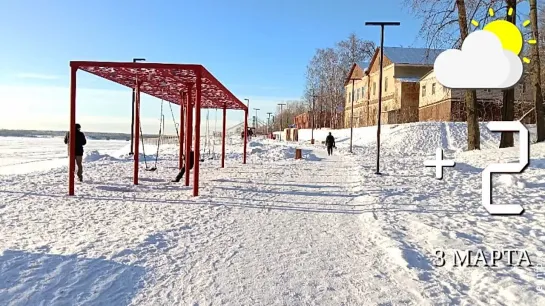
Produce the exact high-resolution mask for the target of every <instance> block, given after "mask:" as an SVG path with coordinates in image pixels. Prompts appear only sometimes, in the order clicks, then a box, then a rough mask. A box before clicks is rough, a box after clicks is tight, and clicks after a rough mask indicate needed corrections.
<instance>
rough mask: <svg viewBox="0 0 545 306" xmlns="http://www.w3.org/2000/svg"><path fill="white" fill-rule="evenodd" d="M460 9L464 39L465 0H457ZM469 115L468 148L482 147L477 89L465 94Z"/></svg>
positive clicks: (466, 32)
mask: <svg viewBox="0 0 545 306" xmlns="http://www.w3.org/2000/svg"><path fill="white" fill-rule="evenodd" d="M456 8H457V9H458V23H459V25H460V38H461V40H462V41H463V40H464V39H466V37H467V36H468V35H469V30H468V28H467V13H466V5H465V1H464V0H456ZM464 102H465V105H466V115H467V149H468V150H480V149H481V132H480V130H479V117H478V114H477V91H475V90H467V91H466V92H465V95H464Z"/></svg>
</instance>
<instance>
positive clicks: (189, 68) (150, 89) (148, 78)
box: [68, 61, 248, 196]
mask: <svg viewBox="0 0 545 306" xmlns="http://www.w3.org/2000/svg"><path fill="white" fill-rule="evenodd" d="M78 69H80V70H83V71H87V72H89V73H91V74H94V75H97V76H99V77H102V78H105V79H107V80H110V81H113V82H116V83H118V84H121V85H124V86H127V87H129V88H134V89H135V102H134V103H135V112H134V116H135V118H134V131H133V132H134V138H135V139H134V144H135V145H134V146H135V147H134V171H133V183H134V184H135V185H138V169H139V142H140V133H139V131H140V93H146V94H148V95H150V96H153V97H155V98H158V99H162V100H164V101H167V102H170V103H174V104H178V105H180V127H183V128H180V139H179V141H180V151H179V160H178V163H179V168H181V167H182V165H183V159H182V156H185V164H186V165H189V154H190V152H191V140H192V138H193V135H192V134H193V109H195V110H196V111H195V143H194V149H195V150H194V152H195V156H194V158H195V165H194V175H193V196H198V195H199V161H200V143H201V109H203V108H216V109H218V108H221V109H223V135H222V149H221V153H222V156H221V167H222V168H224V167H225V135H226V126H227V109H238V110H243V111H244V118H245V119H244V152H243V158H242V163H243V164H246V151H247V142H248V141H247V140H248V107H247V106H246V105H245V104H244V103H242V102H241V101H240V100H239V99H238V98H236V97H235V95H233V94H232V93H231V92H230V91H229V90H228V89H227V88H226V87H225V86H224V85H223V84H221V83H220V82H219V81H218V80H217V79H216V78H215V77H214V76H213V75H212V74H211V73H210V72H209V71H208V70H206V68H204V67H203V66H202V65H196V64H161V63H149V62H90V61H71V62H70V140H69V148H70V149H69V150H70V157H69V162H68V195H74V171H75V166H76V165H75V157H76V146H75V143H76V76H77V71H78ZM184 117H185V118H184ZM184 119H185V120H184ZM184 147H185V151H184ZM184 152H185V154H183V153H184ZM185 185H186V186H189V167H186V168H185Z"/></svg>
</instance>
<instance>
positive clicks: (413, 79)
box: [396, 77, 420, 83]
mask: <svg viewBox="0 0 545 306" xmlns="http://www.w3.org/2000/svg"><path fill="white" fill-rule="evenodd" d="M396 81H400V82H403V83H418V82H420V78H419V77H401V78H396Z"/></svg>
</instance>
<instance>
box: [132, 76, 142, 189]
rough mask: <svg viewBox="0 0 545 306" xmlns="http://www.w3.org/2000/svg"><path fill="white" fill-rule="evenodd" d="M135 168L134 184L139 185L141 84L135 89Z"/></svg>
mask: <svg viewBox="0 0 545 306" xmlns="http://www.w3.org/2000/svg"><path fill="white" fill-rule="evenodd" d="M134 96H135V97H134V155H133V156H134V169H133V177H132V180H133V184H135V185H138V163H139V162H140V158H139V157H140V84H137V85H136V87H135V89H134Z"/></svg>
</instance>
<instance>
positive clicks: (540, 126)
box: [530, 0, 545, 142]
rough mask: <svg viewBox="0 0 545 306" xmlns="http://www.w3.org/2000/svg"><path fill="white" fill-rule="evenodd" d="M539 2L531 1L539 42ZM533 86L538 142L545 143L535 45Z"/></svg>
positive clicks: (538, 50) (532, 18)
mask: <svg viewBox="0 0 545 306" xmlns="http://www.w3.org/2000/svg"><path fill="white" fill-rule="evenodd" d="M536 2H537V1H536V0H530V24H531V27H532V36H533V39H534V40H536V41H537V42H539V41H540V39H539V31H538V18H537V12H538V11H537V3H536ZM531 49H532V62H531V63H532V67H533V71H532V85H533V94H534V107H535V109H534V113H535V117H536V126H537V141H538V142H541V141H545V111H544V109H543V93H542V91H541V60H540V56H539V55H540V54H539V53H540V46H539V44H537V43H536V44H534V45H533V46H532V48H531Z"/></svg>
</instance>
